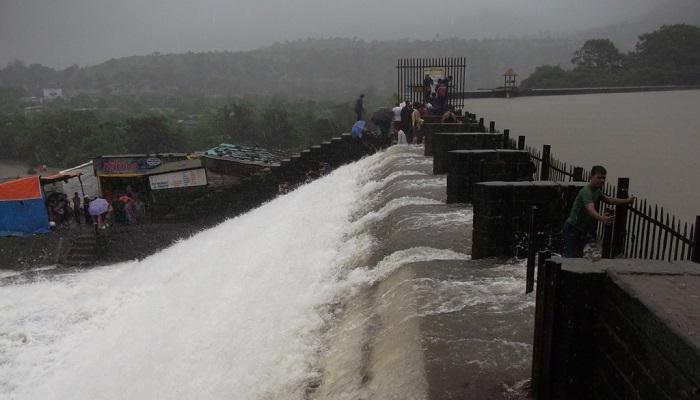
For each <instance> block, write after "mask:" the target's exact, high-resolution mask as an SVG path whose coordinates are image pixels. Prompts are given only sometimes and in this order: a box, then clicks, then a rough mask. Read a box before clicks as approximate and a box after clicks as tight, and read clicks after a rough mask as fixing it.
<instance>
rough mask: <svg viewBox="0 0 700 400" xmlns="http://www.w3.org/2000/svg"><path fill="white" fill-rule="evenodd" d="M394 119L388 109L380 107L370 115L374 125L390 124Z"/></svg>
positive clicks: (392, 113)
mask: <svg viewBox="0 0 700 400" xmlns="http://www.w3.org/2000/svg"><path fill="white" fill-rule="evenodd" d="M393 119H394V112H393V111H391V109H390V108H387V107H382V108H380V109H378V110H377V111H375V112H374V114H372V118H371V120H372V122H373V123H374V124H375V125H381V124H387V123H391V121H392V120H393Z"/></svg>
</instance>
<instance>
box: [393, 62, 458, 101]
mask: <svg viewBox="0 0 700 400" xmlns="http://www.w3.org/2000/svg"><path fill="white" fill-rule="evenodd" d="M466 67H467V59H466V58H465V57H438V58H400V59H399V60H398V62H397V63H396V69H397V82H398V84H397V87H396V95H397V96H398V99H399V101H404V100H408V101H410V102H411V103H415V102H418V103H422V102H423V101H424V100H425V98H424V93H425V91H424V88H423V79H424V78H425V75H426V73H427V74H430V75H433V76H436V77H440V78H441V79H442V78H444V79H447V78H450V79H449V82H448V96H447V103H448V105H451V106H454V107H455V108H458V109H461V108H463V107H464V98H463V97H461V96H453V95H452V94H454V93H462V92H464V87H465V84H466ZM435 83H436V84H437V82H435Z"/></svg>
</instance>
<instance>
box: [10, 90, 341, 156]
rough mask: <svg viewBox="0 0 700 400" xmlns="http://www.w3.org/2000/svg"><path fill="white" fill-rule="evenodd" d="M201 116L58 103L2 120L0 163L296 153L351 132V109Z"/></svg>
mask: <svg viewBox="0 0 700 400" xmlns="http://www.w3.org/2000/svg"><path fill="white" fill-rule="evenodd" d="M223 103H224V104H223V105H220V106H217V107H212V108H210V109H208V110H206V111H205V112H203V113H201V114H196V115H189V116H185V115H179V114H176V113H174V112H172V111H168V110H159V111H152V112H148V113H144V112H143V111H142V112H140V113H130V112H123V111H119V110H117V111H109V110H90V109H87V110H75V109H72V108H67V107H65V106H61V105H54V106H52V107H50V108H47V109H45V110H44V111H42V112H39V113H33V114H28V115H25V114H24V113H19V112H17V113H12V114H2V115H0V143H3V145H2V146H0V159H11V160H17V161H24V162H26V163H29V164H30V165H40V164H48V165H53V166H57V167H70V166H74V165H78V164H81V163H84V162H86V161H88V160H90V159H92V158H94V157H96V156H99V155H107V154H130V153H132V154H133V153H162V152H194V151H201V150H207V149H209V148H211V147H214V146H216V145H218V144H220V143H236V144H242V145H258V146H262V147H266V148H270V149H280V150H284V151H287V152H292V151H298V150H301V149H304V148H308V147H309V146H311V145H314V144H320V143H321V142H322V141H324V140H328V139H330V138H331V137H334V136H337V135H338V134H340V133H341V132H345V131H349V129H350V127H351V126H352V123H353V122H354V118H353V113H352V107H351V105H350V104H345V103H331V102H323V103H319V102H314V101H311V100H308V101H297V102H287V101H275V102H272V101H261V102H257V103H254V102H251V101H246V100H240V99H230V100H228V101H225V102H223Z"/></svg>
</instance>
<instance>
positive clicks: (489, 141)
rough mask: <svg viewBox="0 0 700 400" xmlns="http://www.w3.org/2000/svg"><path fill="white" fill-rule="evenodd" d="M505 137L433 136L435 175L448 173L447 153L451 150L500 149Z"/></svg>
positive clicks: (453, 134)
mask: <svg viewBox="0 0 700 400" xmlns="http://www.w3.org/2000/svg"><path fill="white" fill-rule="evenodd" d="M502 147H503V135H502V134H498V133H476V132H475V133H465V132H457V133H436V134H435V135H433V174H435V175H439V174H445V173H447V152H448V151H451V150H479V149H500V148H502Z"/></svg>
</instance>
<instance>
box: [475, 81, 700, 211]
mask: <svg viewBox="0 0 700 400" xmlns="http://www.w3.org/2000/svg"><path fill="white" fill-rule="evenodd" d="M465 108H466V109H468V110H469V112H472V113H475V114H477V115H478V116H480V117H484V118H485V119H486V121H489V120H493V121H496V127H497V129H501V130H502V129H504V128H508V129H510V130H511V133H510V135H511V137H517V136H518V135H525V136H526V138H527V139H526V142H527V143H528V144H529V145H530V146H534V147H536V148H541V147H542V145H543V144H550V145H552V154H553V155H554V156H555V157H557V158H559V159H561V160H562V161H565V162H567V163H569V164H571V163H573V164H574V165H580V166H582V167H585V168H590V167H592V166H593V165H595V164H602V165H604V166H606V167H607V169H608V181H609V182H611V183H613V184H614V183H615V182H616V181H617V179H616V178H617V177H620V176H623V177H629V178H630V192H631V193H632V194H633V195H637V196H638V197H642V198H646V199H648V200H649V201H651V202H652V203H655V204H659V205H660V206H663V207H664V208H665V209H666V210H667V211H671V212H672V213H674V214H676V215H677V216H679V217H681V219H682V220H684V221H688V222H694V221H695V216H696V215H700V176H699V175H698V174H699V173H700V112H699V110H700V90H689V91H675V92H649V93H620V94H591V95H572V96H542V97H521V98H512V99H473V100H467V103H466V105H465Z"/></svg>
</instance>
